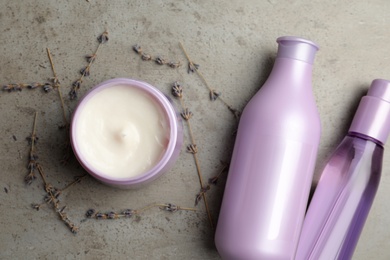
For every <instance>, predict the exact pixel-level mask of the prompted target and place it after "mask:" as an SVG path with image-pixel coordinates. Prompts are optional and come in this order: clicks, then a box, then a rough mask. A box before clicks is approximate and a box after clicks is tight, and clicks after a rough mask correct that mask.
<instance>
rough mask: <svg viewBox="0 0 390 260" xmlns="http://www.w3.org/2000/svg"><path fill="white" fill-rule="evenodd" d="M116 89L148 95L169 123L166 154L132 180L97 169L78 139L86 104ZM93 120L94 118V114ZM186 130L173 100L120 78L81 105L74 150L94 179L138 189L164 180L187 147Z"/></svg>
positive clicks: (93, 92)
mask: <svg viewBox="0 0 390 260" xmlns="http://www.w3.org/2000/svg"><path fill="white" fill-rule="evenodd" d="M116 86H125V87H129V88H133V89H137V90H140V91H142V92H144V93H145V94H146V96H148V97H150V99H151V100H152V102H153V103H156V105H157V106H159V107H160V108H161V111H162V112H163V113H164V114H165V118H166V121H167V122H166V123H167V124H168V125H169V140H168V144H167V145H166V147H165V151H164V152H163V154H162V156H161V157H160V158H159V160H158V161H157V162H156V163H155V164H154V166H152V167H151V168H150V169H149V170H146V171H145V172H141V173H138V174H135V175H133V176H129V177H123V176H121V177H117V176H112V175H110V174H109V173H107V172H104V170H102V169H101V168H99V167H96V164H94V163H92V162H91V161H89V160H91V159H90V158H89V157H88V156H86V155H85V154H84V153H83V150H82V149H81V145H80V144H79V142H80V141H78V138H77V131H78V129H79V128H78V125H79V124H81V122H80V118H81V113H82V111H83V109H84V108H85V106H86V104H88V102H90V100H91V99H92V98H93V97H95V96H96V94H98V93H99V92H101V91H103V90H106V89H109V88H113V87H116ZM103 105H104V104H102V106H103ZM135 109H137V108H135ZM91 116H93V114H92V115H91ZM182 128H183V127H182V122H181V119H180V115H179V114H178V113H177V112H176V110H175V109H174V107H173V105H172V103H171V102H170V101H169V99H168V98H167V97H166V96H165V95H164V94H163V93H162V92H161V91H159V90H158V89H156V88H155V87H153V86H152V85H150V84H148V83H145V82H142V81H138V80H133V79H127V78H116V79H111V80H107V81H105V82H103V83H100V84H99V85H97V86H95V87H94V88H92V89H91V90H90V91H89V92H88V93H87V94H86V95H85V96H84V97H83V98H82V99H81V100H80V101H79V103H78V105H77V107H76V109H75V111H74V113H73V116H72V121H71V127H70V137H71V144H72V148H73V151H74V153H75V156H76V158H77V160H78V161H79V162H80V164H81V165H82V167H83V168H84V169H85V170H86V171H87V172H88V173H89V174H90V175H92V176H93V177H95V178H96V179H98V180H100V181H101V182H103V183H105V184H108V185H111V186H115V187H119V188H137V187H140V186H142V185H143V184H146V183H149V182H150V181H152V180H154V179H156V178H157V177H159V176H161V175H162V174H163V173H165V172H167V171H168V170H169V169H170V168H171V167H172V166H173V165H174V163H175V161H176V160H177V158H178V156H179V153H180V150H181V146H182V143H183V129H182ZM94 141H95V140H94ZM97 142H98V140H97ZM83 145H85V144H83ZM141 145H142V144H141ZM129 167H131V165H129Z"/></svg>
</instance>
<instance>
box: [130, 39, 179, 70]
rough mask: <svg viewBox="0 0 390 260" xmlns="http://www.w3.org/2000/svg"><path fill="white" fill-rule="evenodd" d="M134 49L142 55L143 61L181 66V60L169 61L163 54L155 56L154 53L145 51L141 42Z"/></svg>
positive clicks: (173, 66)
mask: <svg viewBox="0 0 390 260" xmlns="http://www.w3.org/2000/svg"><path fill="white" fill-rule="evenodd" d="M132 49H133V51H134V52H135V53H137V54H138V55H139V56H140V57H141V59H142V60H143V61H154V62H155V63H156V64H158V65H167V66H168V67H170V68H172V69H176V68H179V67H181V62H180V61H167V60H166V59H164V58H163V57H161V56H157V57H153V56H152V55H150V54H147V53H145V52H144V51H143V49H142V47H141V46H140V45H139V44H135V45H133V48H132Z"/></svg>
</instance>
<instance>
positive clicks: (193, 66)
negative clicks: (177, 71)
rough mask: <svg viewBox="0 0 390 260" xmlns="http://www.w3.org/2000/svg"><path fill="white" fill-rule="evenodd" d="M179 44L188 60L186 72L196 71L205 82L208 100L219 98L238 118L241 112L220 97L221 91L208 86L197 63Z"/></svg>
mask: <svg viewBox="0 0 390 260" xmlns="http://www.w3.org/2000/svg"><path fill="white" fill-rule="evenodd" d="M179 45H180V48H181V49H182V50H183V52H184V55H185V56H186V58H187V60H188V73H193V72H196V74H198V76H199V77H200V79H201V80H202V81H203V83H204V84H205V86H206V88H207V89H208V90H209V97H210V100H211V101H215V100H217V99H219V100H220V101H221V102H222V103H223V104H224V105H225V106H226V107H227V108H228V110H229V111H230V112H231V113H232V114H233V115H234V117H235V118H236V119H237V120H239V118H240V115H241V112H240V111H238V110H237V109H235V108H233V107H232V106H231V105H229V104H228V103H227V102H226V100H224V99H223V98H222V97H221V92H217V91H216V90H214V89H212V88H211V87H210V85H209V84H208V83H207V81H206V79H205V77H204V76H203V74H202V73H201V72H200V71H199V65H198V64H196V63H194V62H193V61H192V60H191V58H190V56H189V55H188V52H187V51H186V49H185V48H184V46H183V44H182V43H181V42H179Z"/></svg>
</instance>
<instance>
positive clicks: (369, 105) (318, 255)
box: [296, 79, 390, 260]
mask: <svg viewBox="0 0 390 260" xmlns="http://www.w3.org/2000/svg"><path fill="white" fill-rule="evenodd" d="M389 132H390V81H386V80H381V79H376V80H374V81H373V82H372V84H371V87H370V89H369V91H368V93H367V96H365V97H363V98H362V100H361V102H360V104H359V107H358V110H357V112H356V114H355V117H354V119H353V121H352V125H351V127H350V129H349V132H348V135H347V136H346V137H345V138H344V140H343V141H342V142H341V144H340V145H339V146H338V147H337V149H336V150H335V152H334V153H333V155H332V156H331V158H330V160H329V161H328V163H327V165H326V166H325V168H324V171H323V173H322V175H321V178H320V180H319V182H318V185H317V188H316V190H315V192H314V195H313V199H312V201H311V203H310V206H309V209H308V212H307V215H306V218H305V220H304V224H303V228H302V234H301V238H300V240H299V246H298V250H297V255H296V260H321V259H324V260H329V259H340V260H341V259H342V260H347V259H351V258H352V254H353V252H354V250H355V247H356V244H357V242H358V239H359V236H360V233H361V231H362V229H363V225H364V223H365V221H366V218H367V215H368V212H369V210H370V208H371V205H372V202H373V200H374V197H375V194H376V191H377V188H378V185H379V180H380V176H381V168H382V157H383V144H384V143H385V142H386V139H387V137H388V135H389Z"/></svg>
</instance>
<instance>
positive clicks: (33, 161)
mask: <svg viewBox="0 0 390 260" xmlns="http://www.w3.org/2000/svg"><path fill="white" fill-rule="evenodd" d="M37 117H38V112H35V117H34V124H33V129H32V133H31V135H30V136H29V137H27V141H28V142H29V143H30V153H29V161H28V164H27V169H28V170H29V173H28V174H27V175H26V177H24V181H25V182H26V184H29V185H30V184H31V183H32V182H33V181H34V180H35V179H36V178H37V177H36V176H35V170H36V168H37V159H38V156H37V155H36V153H35V144H36V142H37V141H38V139H39V138H38V137H37V135H36V128H37Z"/></svg>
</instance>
